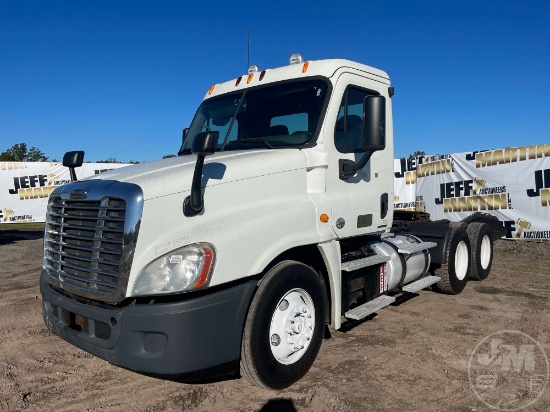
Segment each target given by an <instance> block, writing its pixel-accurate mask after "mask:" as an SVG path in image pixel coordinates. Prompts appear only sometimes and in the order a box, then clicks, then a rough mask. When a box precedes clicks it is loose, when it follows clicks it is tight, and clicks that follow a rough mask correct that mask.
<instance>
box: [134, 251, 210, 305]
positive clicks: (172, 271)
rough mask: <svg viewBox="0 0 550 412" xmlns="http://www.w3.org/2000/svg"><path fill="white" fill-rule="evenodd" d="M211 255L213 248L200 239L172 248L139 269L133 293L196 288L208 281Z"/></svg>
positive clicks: (155, 293)
mask: <svg viewBox="0 0 550 412" xmlns="http://www.w3.org/2000/svg"><path fill="white" fill-rule="evenodd" d="M214 255H215V253H214V248H213V247H212V246H210V245H207V244H204V243H198V244H195V245H190V246H185V247H182V248H179V249H176V250H173V251H172V252H170V253H167V254H166V255H163V256H161V257H159V258H157V259H155V260H154V261H152V262H151V263H149V264H148V265H147V266H146V267H145V269H143V270H142V271H141V273H140V274H139V275H138V278H137V280H136V283H135V285H134V293H133V295H134V296H138V295H159V294H165V293H176V292H182V291H185V290H190V289H196V288H200V287H201V286H204V285H205V284H206V282H207V281H208V278H209V276H210V272H211V269H212V266H213V264H214Z"/></svg>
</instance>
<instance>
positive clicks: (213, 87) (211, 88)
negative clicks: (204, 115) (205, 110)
mask: <svg viewBox="0 0 550 412" xmlns="http://www.w3.org/2000/svg"><path fill="white" fill-rule="evenodd" d="M215 88H216V85H215V84H213V85H212V86H210V89H209V90H208V95H209V96H210V95H211V94H212V92H213V91H214V89H215Z"/></svg>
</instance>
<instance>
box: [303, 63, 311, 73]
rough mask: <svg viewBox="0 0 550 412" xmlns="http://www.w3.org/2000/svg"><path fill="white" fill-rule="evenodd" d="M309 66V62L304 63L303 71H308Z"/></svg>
mask: <svg viewBox="0 0 550 412" xmlns="http://www.w3.org/2000/svg"><path fill="white" fill-rule="evenodd" d="M308 67H309V62H305V63H304V65H303V66H302V73H305V72H307V68H308Z"/></svg>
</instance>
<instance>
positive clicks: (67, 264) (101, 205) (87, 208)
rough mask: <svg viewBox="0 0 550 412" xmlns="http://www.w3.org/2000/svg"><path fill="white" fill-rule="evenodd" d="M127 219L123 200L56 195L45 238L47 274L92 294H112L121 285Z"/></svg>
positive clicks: (48, 218)
mask: <svg viewBox="0 0 550 412" xmlns="http://www.w3.org/2000/svg"><path fill="white" fill-rule="evenodd" d="M125 219H126V202H125V200H123V199H118V198H113V197H105V198H103V199H102V200H99V201H93V200H90V201H88V200H67V199H62V198H61V197H56V196H52V197H51V198H50V202H49V205H48V213H47V219H46V222H47V223H46V234H45V239H44V241H45V244H44V249H45V253H44V269H45V274H46V275H47V276H49V277H50V278H52V279H54V280H56V281H57V282H59V283H60V284H63V285H67V286H70V287H72V288H76V289H78V290H82V291H86V292H88V295H89V294H91V295H96V296H106V295H112V294H113V293H114V292H115V291H116V289H117V286H118V278H119V273H120V263H121V256H122V253H123V241H124V223H125Z"/></svg>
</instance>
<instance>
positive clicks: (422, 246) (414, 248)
mask: <svg viewBox="0 0 550 412" xmlns="http://www.w3.org/2000/svg"><path fill="white" fill-rule="evenodd" d="M396 246H397V245H396ZM436 246H437V243H435V242H420V243H413V244H406V245H399V248H398V249H397V251H398V252H399V253H404V254H406V255H412V254H413V253H416V252H420V251H421V250H426V249H430V248H432V247H436Z"/></svg>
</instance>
